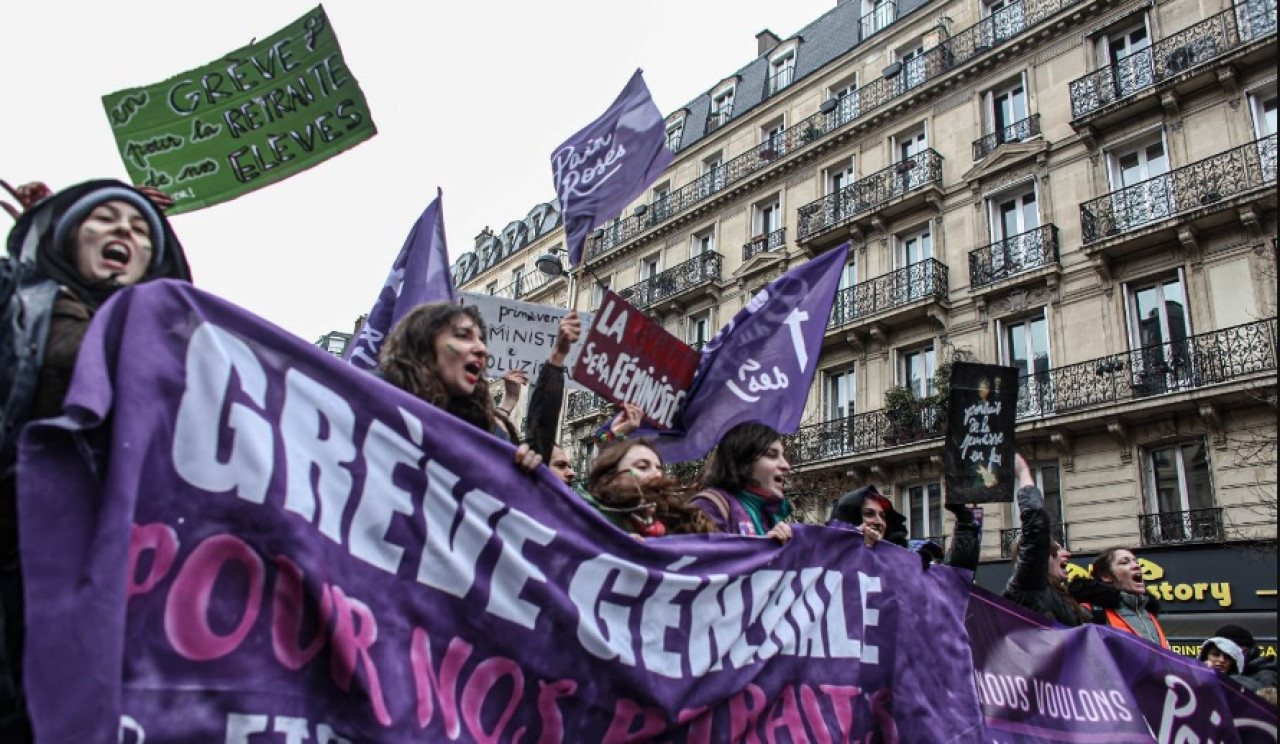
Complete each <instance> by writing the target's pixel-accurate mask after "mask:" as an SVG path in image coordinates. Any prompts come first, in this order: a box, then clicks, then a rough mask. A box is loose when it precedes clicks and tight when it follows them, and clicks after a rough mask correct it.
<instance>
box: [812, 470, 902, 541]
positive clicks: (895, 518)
mask: <svg viewBox="0 0 1280 744" xmlns="http://www.w3.org/2000/svg"><path fill="white" fill-rule="evenodd" d="M832 522H843V523H844V524H847V525H851V526H853V527H857V528H858V529H859V530H860V531H861V532H862V539H863V541H864V542H865V543H866V546H867V547H868V548H869V547H871V546H873V545H875V544H876V543H878V542H880V541H881V540H887V541H888V542H891V543H893V544H894V545H898V546H900V547H903V548H906V547H907V518H906V517H905V516H903V515H902V514H900V513H898V512H897V511H896V510H895V509H894V508H893V503H892V502H891V501H889V499H888V498H886V497H885V496H883V495H882V494H881V493H880V491H879V490H877V489H876V487H875V486H873V485H866V486H863V487H862V488H859V489H857V490H855V491H850V492H849V493H846V494H845V495H843V496H841V497H840V498H839V499H838V500H837V501H836V503H835V505H834V506H832V507H831V514H830V516H828V517H827V524H831V523H832Z"/></svg>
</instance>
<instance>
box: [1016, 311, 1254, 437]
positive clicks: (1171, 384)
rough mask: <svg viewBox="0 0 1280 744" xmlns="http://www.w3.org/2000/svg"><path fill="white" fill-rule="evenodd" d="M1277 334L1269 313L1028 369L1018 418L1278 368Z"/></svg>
mask: <svg viewBox="0 0 1280 744" xmlns="http://www.w3.org/2000/svg"><path fill="white" fill-rule="evenodd" d="M1278 340H1280V339H1278V338H1277V335H1276V319H1275V318H1270V319H1267V320H1258V321H1254V322H1252V323H1245V324H1243V325H1238V326H1232V327H1230V328H1224V329H1222V330H1218V331H1210V332H1208V333H1200V334H1197V335H1194V336H1188V337H1187V338H1185V339H1182V340H1179V341H1173V342H1170V343H1164V344H1154V345H1151V346H1144V347H1141V348H1139V349H1134V350H1132V351H1127V352H1123V353H1120V354H1112V355H1110V356H1105V357H1099V358H1097V359H1091V360H1089V361H1087V362H1080V363H1078V364H1069V365H1067V366H1065V367H1054V368H1053V369H1049V370H1043V371H1040V372H1037V373H1034V374H1031V375H1024V376H1023V377H1022V378H1021V379H1020V380H1019V388H1018V419H1019V420H1022V419H1026V418H1033V417H1037V416H1045V415H1049V414H1062V413H1066V412H1070V411H1075V410H1080V409H1083V408H1088V407H1090V406H1097V405H1103V404H1108V403H1123V402H1127V401H1134V400H1141V399H1144V398H1150V397H1152V396H1157V395H1163V394H1166V393H1177V392H1183V391H1187V390H1194V389H1197V388H1202V387H1205V386H1208V385H1216V384H1219V383H1224V382H1231V381H1233V380H1238V379H1241V378H1245V377H1249V376H1251V375H1256V374H1264V373H1271V374H1274V373H1275V371H1276V344H1277V341H1278Z"/></svg>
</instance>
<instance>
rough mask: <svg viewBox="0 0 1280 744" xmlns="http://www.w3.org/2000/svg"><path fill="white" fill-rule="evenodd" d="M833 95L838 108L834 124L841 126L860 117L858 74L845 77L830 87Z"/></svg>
mask: <svg viewBox="0 0 1280 744" xmlns="http://www.w3.org/2000/svg"><path fill="white" fill-rule="evenodd" d="M830 92H831V97H832V98H834V99H835V100H836V101H837V103H836V109H835V112H834V116H835V123H834V125H833V126H837V127H838V126H840V125H841V124H844V123H845V122H849V121H853V120H854V119H856V118H858V76H857V74H854V75H850V76H849V77H847V78H843V79H842V80H840V81H839V82H837V83H836V84H835V85H833V86H831V88H830Z"/></svg>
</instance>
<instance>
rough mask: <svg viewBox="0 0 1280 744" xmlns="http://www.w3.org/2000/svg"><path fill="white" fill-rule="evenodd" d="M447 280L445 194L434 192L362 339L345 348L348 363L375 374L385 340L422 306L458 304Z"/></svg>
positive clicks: (367, 320) (359, 336)
mask: <svg viewBox="0 0 1280 744" xmlns="http://www.w3.org/2000/svg"><path fill="white" fill-rule="evenodd" d="M457 299H458V296H457V291H456V290H455V289H454V287H453V278H452V277H450V276H449V248H448V246H447V245H446V244H445V240H444V192H443V191H441V190H440V189H438V188H437V189H436V198H435V199H432V200H431V203H430V204H428V205H427V208H426V209H424V210H423V211H422V216H420V217H419V218H418V221H417V222H415V223H413V229H411V230H410V231H409V237H408V238H405V241H404V245H403V246H402V247H401V248H400V254H399V255H398V256H396V260H395V262H394V263H392V264H391V273H390V274H388V275H387V281H386V283H385V284H383V285H382V290H381V291H380V292H379V293H378V299H377V301H375V302H374V304H373V309H372V310H370V311H369V317H367V318H365V321H364V325H362V326H361V327H360V333H358V334H356V337H355V338H354V339H352V341H351V344H350V345H349V346H348V347H347V353H346V355H345V356H346V359H347V361H349V362H351V364H353V365H354V366H356V367H358V368H360V369H366V370H367V369H376V368H377V366H378V350H379V349H381V348H382V339H384V338H386V336H387V333H388V332H390V331H391V329H392V328H394V327H395V324H396V323H398V322H400V319H401V318H403V317H404V316H405V313H408V312H409V311H410V310H412V309H413V308H415V307H417V306H418V305H421V304H422V303H424V302H444V301H448V302H456V301H457Z"/></svg>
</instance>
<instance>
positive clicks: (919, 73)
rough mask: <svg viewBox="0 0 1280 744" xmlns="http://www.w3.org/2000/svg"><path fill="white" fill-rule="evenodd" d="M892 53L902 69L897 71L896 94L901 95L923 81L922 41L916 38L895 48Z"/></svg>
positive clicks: (924, 77)
mask: <svg viewBox="0 0 1280 744" xmlns="http://www.w3.org/2000/svg"><path fill="white" fill-rule="evenodd" d="M894 55H895V56H896V57H897V58H898V61H899V62H901V63H902V69H901V70H900V71H899V72H898V76H897V83H898V94H899V95H901V94H902V93H905V92H907V91H909V90H911V89H912V88H914V87H916V86H917V85H920V84H922V83H924V81H925V79H926V75H925V72H926V70H925V64H926V62H925V56H924V42H923V41H922V40H920V39H916V40H915V41H913V42H911V43H910V44H906V45H904V46H902V47H899V48H898V49H897V50H895V52H894Z"/></svg>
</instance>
